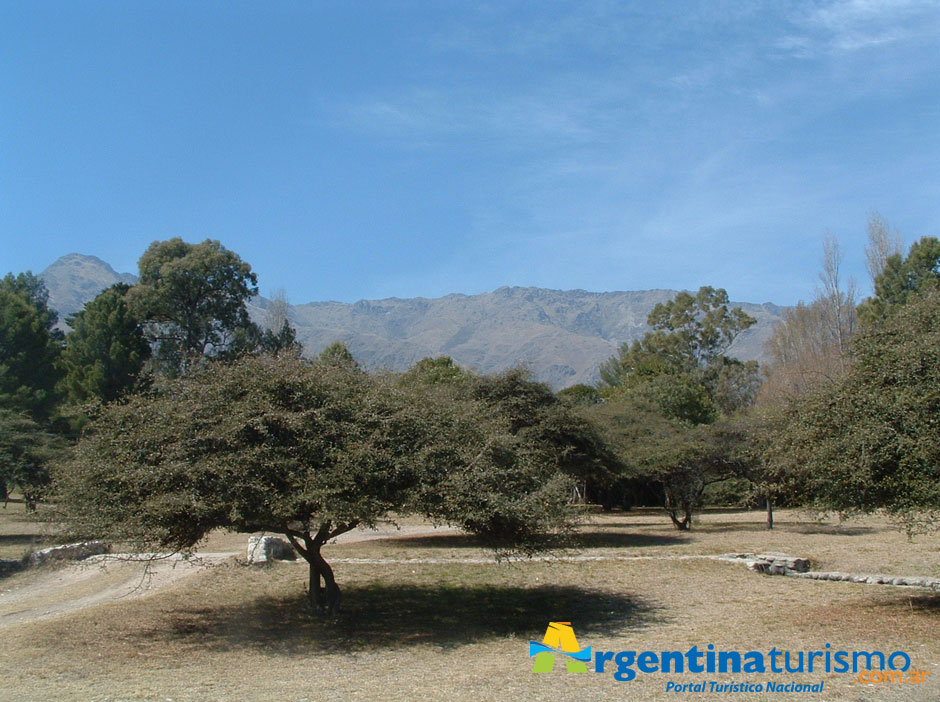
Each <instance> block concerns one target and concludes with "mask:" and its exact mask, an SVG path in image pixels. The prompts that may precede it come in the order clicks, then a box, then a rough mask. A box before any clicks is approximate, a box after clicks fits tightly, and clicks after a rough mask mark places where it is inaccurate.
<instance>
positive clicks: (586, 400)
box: [557, 383, 602, 407]
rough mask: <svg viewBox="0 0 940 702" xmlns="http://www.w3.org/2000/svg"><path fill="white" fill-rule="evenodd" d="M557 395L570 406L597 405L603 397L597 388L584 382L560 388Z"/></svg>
mask: <svg viewBox="0 0 940 702" xmlns="http://www.w3.org/2000/svg"><path fill="white" fill-rule="evenodd" d="M557 397H558V399H559V400H561V401H562V402H564V403H565V404H566V405H567V406H568V407H583V406H586V405H596V404H597V403H599V402H601V399H602V398H601V394H600V392H599V391H598V389H597V388H595V387H593V386H591V385H585V384H584V383H579V384H578V385H572V386H571V387H567V388H565V389H564V390H559V391H558V393H557Z"/></svg>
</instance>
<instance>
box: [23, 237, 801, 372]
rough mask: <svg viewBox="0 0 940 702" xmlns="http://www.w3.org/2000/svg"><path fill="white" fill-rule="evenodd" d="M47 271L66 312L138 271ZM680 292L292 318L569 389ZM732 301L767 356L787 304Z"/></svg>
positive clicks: (373, 344)
mask: <svg viewBox="0 0 940 702" xmlns="http://www.w3.org/2000/svg"><path fill="white" fill-rule="evenodd" d="M40 277H41V278H42V279H43V280H44V281H45V284H46V287H47V288H48V290H49V303H50V305H51V306H52V307H53V308H54V309H55V310H56V311H57V312H58V313H59V318H60V319H61V320H64V319H65V318H66V317H67V316H68V315H69V314H72V313H74V312H77V311H79V310H80V309H81V308H82V306H83V305H84V304H85V302H87V301H89V300H91V299H93V298H94V297H95V295H97V294H98V292H100V291H101V290H103V289H104V288H106V287H108V286H110V285H113V284H114V283H117V282H124V283H131V284H133V283H134V282H135V281H136V276H134V275H133V274H130V273H118V272H116V271H115V270H114V269H113V268H112V267H111V266H110V265H108V264H107V263H106V262H105V261H102V260H101V259H99V258H96V257H94V256H85V255H83V254H76V253H73V254H68V255H66V256H63V257H62V258H60V259H58V260H57V261H55V262H54V263H53V264H52V265H50V266H49V267H48V268H46V269H45V270H44V271H43V272H42V273H41V274H40ZM675 294H676V291H675V290H640V291H633V292H601V293H598V292H587V291H585V290H550V289H546V288H520V287H502V288H498V289H497V290H494V291H492V292H488V293H483V294H480V295H461V294H453V295H447V296H445V297H439V298H420V297H419V298H409V299H399V298H388V299H384V300H360V301H359V302H355V303H344V302H310V303H306V304H298V305H292V306H291V307H290V309H289V312H288V317H289V319H290V320H291V323H292V324H293V325H294V327H295V328H296V330H297V338H298V340H299V341H300V342H301V343H303V345H304V351H305V353H306V354H307V355H314V354H316V353H317V352H319V351H320V349H322V348H323V347H325V346H327V345H328V344H330V343H332V342H334V341H337V340H339V341H342V342H344V343H345V344H346V346H347V347H348V348H349V350H350V351H351V352H352V354H353V356H355V357H356V359H357V360H359V362H360V363H362V364H363V365H364V366H366V367H368V368H386V369H389V370H395V371H401V370H405V369H407V368H408V367H409V366H411V365H412V364H414V363H415V362H416V361H418V360H420V359H422V358H425V357H427V356H439V355H447V356H451V357H452V358H453V359H454V361H456V362H457V363H458V364H460V365H461V366H464V367H467V368H471V369H474V370H476V371H478V372H481V373H490V372H496V371H500V370H505V369H507V368H511V367H513V366H517V365H520V364H521V365H525V366H527V367H528V368H529V369H530V370H531V371H532V373H533V375H534V376H535V377H536V378H537V379H538V380H541V381H542V382H545V383H548V384H549V385H551V386H552V387H553V388H555V389H561V388H564V387H568V386H570V385H574V384H576V383H593V382H595V381H596V380H597V379H598V368H599V366H600V364H601V363H603V362H604V361H606V360H607V359H608V358H610V357H611V356H613V355H614V354H616V352H617V349H618V348H619V346H620V345H621V344H623V343H625V342H627V343H629V342H631V341H633V340H635V339H639V338H641V337H642V336H643V334H645V333H646V332H647V331H649V326H648V325H647V324H646V317H647V315H648V314H649V312H650V311H651V310H652V309H653V307H654V306H655V305H656V304H658V303H660V302H665V301H667V300H669V299H671V298H672V297H673V296H674V295H675ZM270 304H271V302H270V300H267V299H266V298H264V297H256V298H253V299H252V300H251V301H250V303H249V311H250V312H251V314H252V317H253V318H254V319H255V320H256V321H258V322H263V320H264V318H265V309H266V308H267V307H268V306H269V305H270ZM732 304H733V306H740V307H741V308H743V309H744V311H745V312H747V313H748V314H749V315H751V316H752V317H754V318H755V319H757V324H755V325H754V326H753V327H751V328H750V329H748V330H747V331H745V332H743V333H742V334H741V335H740V336H739V337H738V339H737V340H736V341H735V343H734V346H732V348H731V350H730V352H729V353H730V355H733V356H736V357H738V358H740V359H742V360H752V359H754V360H758V361H762V360H764V353H763V348H764V342H765V341H766V340H767V339H768V338H769V336H770V334H771V331H772V329H773V326H774V324H775V323H776V322H777V321H778V320H779V319H780V315H781V314H782V312H783V311H784V309H785V308H783V307H779V306H777V305H774V304H772V303H769V302H766V303H763V304H755V303H748V302H734V303H732Z"/></svg>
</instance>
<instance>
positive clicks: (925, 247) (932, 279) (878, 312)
mask: <svg viewBox="0 0 940 702" xmlns="http://www.w3.org/2000/svg"><path fill="white" fill-rule="evenodd" d="M938 287H940V240H937V239H936V238H935V237H932V236H929V237H926V236H925V237H924V238H922V239H921V240H920V241H917V242H915V243H914V244H912V245H911V249H910V251H909V252H908V254H907V257H906V258H905V257H902V256H901V254H899V253H894V254H892V255H890V256H888V257H887V259H886V260H885V263H884V268H883V270H882V271H881V273H880V274H879V275H878V276H877V277H876V278H875V294H874V295H872V297H870V298H869V299H868V300H866V301H865V302H864V303H863V304H862V305H860V306H859V315H860V316H861V318H862V321H863V322H865V323H866V324H867V325H869V326H871V325H875V324H878V323H879V322H881V321H882V320H884V319H886V318H887V317H889V316H890V315H891V314H893V313H894V312H895V311H896V310H898V309H899V308H901V307H903V306H904V305H905V304H907V303H908V302H909V301H910V300H911V299H912V298H913V297H915V296H917V295H920V294H923V293H924V292H927V291H931V290H936V289H938Z"/></svg>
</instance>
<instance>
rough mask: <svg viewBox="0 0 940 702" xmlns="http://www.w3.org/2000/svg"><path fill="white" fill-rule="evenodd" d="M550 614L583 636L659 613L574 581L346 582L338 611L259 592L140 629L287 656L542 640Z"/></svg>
mask: <svg viewBox="0 0 940 702" xmlns="http://www.w3.org/2000/svg"><path fill="white" fill-rule="evenodd" d="M550 621H570V622H574V626H575V630H576V631H577V634H578V636H581V635H582V634H583V635H590V634H612V633H614V632H619V631H622V630H623V629H624V628H641V627H645V626H648V625H650V624H651V623H653V622H655V621H656V615H655V611H654V609H653V608H652V607H650V606H648V605H646V604H644V603H643V602H641V601H640V600H638V599H636V598H634V597H630V596H627V595H618V594H612V593H609V592H598V591H594V590H589V589H583V588H580V587H558V586H542V587H534V588H524V587H506V586H482V585H481V586H418V585H401V586H390V585H383V584H370V585H362V586H350V587H348V588H346V589H345V590H344V593H343V612H342V613H341V614H340V615H339V616H337V617H335V618H319V617H315V616H313V615H311V614H310V613H309V610H308V609H307V607H306V599H305V598H303V597H284V598H259V599H256V600H254V601H252V602H250V603H245V604H244V605H239V606H223V607H217V608H181V609H174V610H172V611H170V612H166V613H165V618H164V620H163V622H162V623H161V624H160V625H159V628H157V629H151V630H150V631H147V632H141V633H140V634H139V635H140V636H141V638H145V639H149V640H150V641H151V642H153V640H154V639H160V638H163V639H167V638H169V639H173V640H176V641H177V642H183V641H185V642H187V643H192V644H198V645H199V646H200V647H206V648H210V649H215V650H230V649H238V648H258V649H263V650H264V651H266V652H270V653H275V652H276V653H278V654H286V655H291V654H311V653H331V652H357V651H360V652H361V651H373V650H378V649H394V648H401V647H407V646H416V645H434V646H439V647H441V648H445V649H446V648H455V647H459V646H463V645H466V644H470V643H476V642H481V641H486V640H488V639H500V638H505V637H507V636H519V637H520V639H521V640H526V638H527V637H534V638H539V639H541V636H542V634H544V632H545V627H546V626H547V625H548V622H550ZM521 648H522V645H521V643H520V649H521Z"/></svg>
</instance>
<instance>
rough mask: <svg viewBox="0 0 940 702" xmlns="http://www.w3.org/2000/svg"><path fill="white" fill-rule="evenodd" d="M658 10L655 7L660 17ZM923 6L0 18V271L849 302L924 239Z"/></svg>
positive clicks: (219, 5)
mask: <svg viewBox="0 0 940 702" xmlns="http://www.w3.org/2000/svg"><path fill="white" fill-rule="evenodd" d="M660 5H661V6H660ZM938 165H940V3H937V2H934V1H930V2H921V1H916V0H911V1H905V0H890V1H889V0H823V1H820V2H786V1H785V0H775V1H773V2H722V1H721V0H708V1H706V2H692V1H681V2H670V3H651V2H646V1H643V2H600V1H598V2H592V1H591V0H580V1H576V2H554V1H552V0H542V1H539V2H512V1H510V0H505V1H501V2H486V1H479V2H471V1H470V0H461V1H460V2H457V1H451V0H428V1H426V2H417V1H415V2H409V1H400V2H389V3H383V2H375V1H374V0H372V1H368V2H352V1H349V2H346V1H343V2H337V1H335V0H331V1H326V0H322V1H321V0H306V1H304V2H265V3H259V2H255V1H254V0H252V1H250V2H249V1H242V2H240V1H237V0H236V1H226V2H192V1H191V0H186V1H185V2H172V1H161V2H145V1H135V2H125V1H124V0H115V1H114V2H100V1H96V0H84V1H83V2H80V3H75V2H71V1H69V2H64V1H63V2H44V1H42V0H39V1H37V2H28V3H26V2H21V1H20V0H0V274H2V273H4V272H6V271H13V272H19V271H24V270H32V271H33V272H38V271H41V270H42V269H43V268H45V267H46V266H47V265H49V264H50V263H52V262H53V261H54V260H55V259H56V258H58V257H59V256H61V255H64V254H66V253H71V252H78V253H85V254H92V255H95V256H98V257H100V258H102V259H104V260H105V261H107V262H108V263H110V264H111V265H112V266H113V267H114V268H115V269H117V270H118V271H121V272H124V271H127V272H136V270H137V259H138V258H139V257H140V255H141V254H142V253H143V251H144V250H145V249H146V248H147V246H148V245H149V244H150V243H151V242H153V241H156V240H163V239H168V238H170V237H174V236H179V237H182V238H183V239H184V240H186V241H191V242H199V241H202V240H204V239H206V238H211V239H217V240H219V241H221V242H222V244H223V245H224V246H226V247H227V248H229V249H232V250H233V251H235V252H236V253H238V254H239V255H240V256H241V257H242V258H243V259H244V260H246V261H247V262H248V263H250V264H251V266H252V268H253V269H254V271H255V272H256V273H257V274H258V278H259V287H260V289H261V292H262V294H272V293H274V292H275V291H277V290H279V289H283V290H284V291H286V293H287V296H288V298H289V299H290V301H291V302H293V303H303V302H309V301H319V300H339V301H346V302H351V301H355V300H359V299H377V298H385V297H416V296H421V297H439V296H442V295H446V294H449V293H455V292H456V293H466V294H476V293H481V292H485V291H489V290H493V289H495V288H497V287H500V286H503V285H519V286H538V287H547V288H555V289H575V288H580V289H585V290H591V291H599V292H600V291H611V290H640V289H651V288H674V289H693V290H694V289H697V288H698V287H699V286H701V285H712V286H715V287H723V288H726V289H727V290H728V292H729V294H730V296H731V298H732V299H734V300H740V301H749V302H765V301H772V302H776V303H778V304H793V303H795V302H797V301H798V300H800V299H803V300H808V299H811V298H812V296H813V294H814V287H815V285H816V283H817V282H818V281H817V273H818V271H819V269H820V259H821V255H822V241H823V237H824V235H825V234H826V232H830V233H831V234H832V235H833V236H835V237H836V238H837V239H838V240H839V242H840V244H841V247H842V250H843V253H844V261H843V272H844V273H845V275H846V276H849V275H851V276H854V277H855V278H856V279H857V280H858V282H859V287H860V289H861V290H862V292H867V291H868V290H869V289H870V287H869V283H868V280H867V275H866V273H865V265H864V246H865V242H866V222H867V220H868V218H869V216H870V215H871V213H873V212H877V213H880V215H881V216H882V217H883V218H884V219H885V220H887V221H888V222H889V223H890V224H891V225H893V226H894V227H895V228H896V229H897V230H898V232H899V233H900V235H901V237H902V240H903V241H904V242H905V243H906V244H910V243H911V242H912V241H915V240H917V239H919V238H920V237H922V236H940V168H938Z"/></svg>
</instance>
